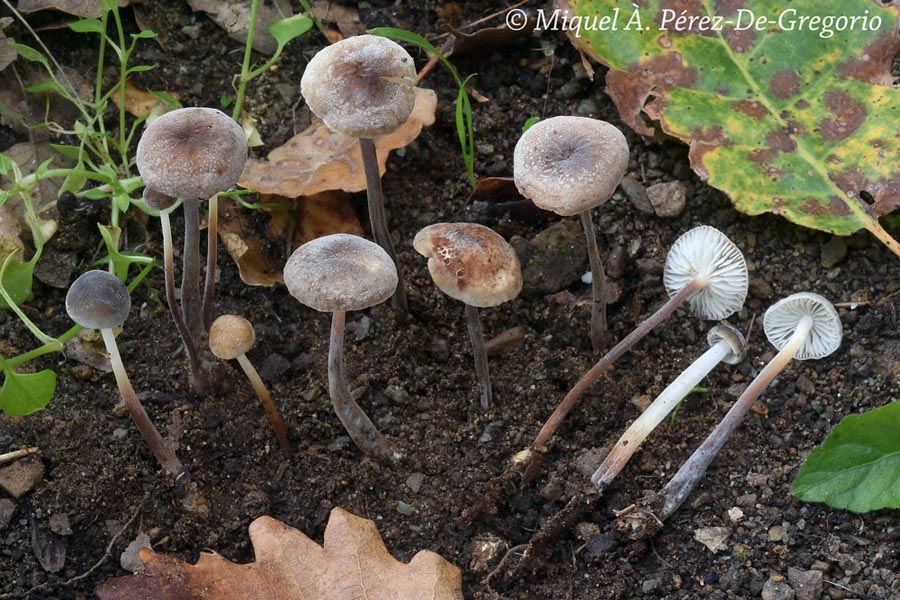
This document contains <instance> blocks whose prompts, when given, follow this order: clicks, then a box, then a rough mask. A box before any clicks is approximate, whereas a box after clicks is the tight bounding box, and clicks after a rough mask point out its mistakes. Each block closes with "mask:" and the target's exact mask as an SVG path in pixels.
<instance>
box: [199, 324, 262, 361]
mask: <svg viewBox="0 0 900 600" xmlns="http://www.w3.org/2000/svg"><path fill="white" fill-rule="evenodd" d="M255 341H256V332H255V331H253V324H252V323H250V321H248V320H247V319H245V318H244V317H241V316H240V315H222V316H221V317H219V318H217V319H216V320H215V321H213V323H212V325H211V326H210V328H209V349H210V350H212V353H213V354H214V355H215V356H216V357H217V358H221V359H222V360H233V359H235V358H237V357H238V356H241V355H242V354H247V352H249V351H250V348H252V347H253V342H255Z"/></svg>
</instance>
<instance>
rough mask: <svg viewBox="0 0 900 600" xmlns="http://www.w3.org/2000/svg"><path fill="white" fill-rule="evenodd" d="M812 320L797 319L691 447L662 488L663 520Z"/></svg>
mask: <svg viewBox="0 0 900 600" xmlns="http://www.w3.org/2000/svg"><path fill="white" fill-rule="evenodd" d="M813 322H814V321H813V318H812V317H811V316H809V315H805V316H803V317H801V319H800V321H799V322H798V323H797V328H796V329H795V330H794V333H793V335H791V337H790V339H789V340H788V341H787V343H786V344H785V345H784V347H783V348H782V349H781V350H779V352H778V354H776V355H775V358H773V359H772V360H771V361H769V364H767V365H766V366H765V367H764V368H763V370H762V371H760V373H759V375H757V376H756V379H754V380H753V381H752V382H751V383H750V385H749V386H747V389H746V390H744V393H743V394H741V397H740V398H738V399H737V401H736V402H735V403H734V405H733V406H732V407H731V409H730V410H729V411H728V412H727V413H726V414H725V416H724V417H723V418H722V420H721V421H720V422H719V424H718V425H717V426H716V428H715V429H713V430H712V433H710V434H709V436H707V438H706V439H705V440H704V441H703V443H702V444H701V445H700V447H698V448H697V449H696V450H695V451H694V453H693V454H692V455H691V456H690V458H688V459H687V461H686V462H685V463H684V464H683V465H682V466H681V468H680V469H678V472H677V473H675V475H674V476H673V477H672V479H671V480H669V483H667V484H666V486H665V487H664V488H663V490H662V497H663V505H662V511H661V514H660V513H657V515H656V516H657V517H658V518H659V519H660V520H665V519H666V518H667V517H668V516H669V515H671V514H672V513H673V512H675V510H677V509H678V507H679V506H681V503H682V502H684V501H685V499H686V498H687V497H688V496H689V495H690V493H691V492H692V491H693V489H694V487H696V485H697V482H698V481H700V478H701V477H703V474H704V473H705V472H706V469H707V467H709V464H710V463H711V462H712V460H713V459H714V458H715V457H716V455H717V454H718V453H719V450H721V449H722V446H724V445H725V442H727V441H728V439H729V438H730V437H731V434H732V433H734V430H735V429H737V427H738V425H740V424H741V421H743V420H744V416H745V415H746V414H747V412H748V411H749V410H750V408H751V407H752V406H753V402H754V401H755V400H756V399H757V398H759V396H760V394H762V393H763V391H765V389H766V388H767V387H768V386H769V384H770V383H772V380H773V379H775V377H776V376H777V375H778V374H779V373H780V372H781V371H782V370H783V369H784V367H785V366H786V365H787V364H788V363H789V362H791V359H793V358H794V356H795V355H796V353H797V351H798V350H799V349H800V347H801V346H802V345H803V343H804V342H805V341H806V338H807V336H808V335H809V332H810V331H811V330H812V327H813Z"/></svg>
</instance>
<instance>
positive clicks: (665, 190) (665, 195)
mask: <svg viewBox="0 0 900 600" xmlns="http://www.w3.org/2000/svg"><path fill="white" fill-rule="evenodd" d="M647 198H648V200H649V201H650V205H651V206H652V207H653V211H654V212H655V213H656V216H658V217H663V218H671V217H677V216H678V215H680V214H681V213H682V211H683V210H684V207H685V205H686V204H687V188H686V187H685V185H684V184H683V183H680V182H678V181H670V182H667V183H657V184H655V185H651V186H650V187H649V188H647Z"/></svg>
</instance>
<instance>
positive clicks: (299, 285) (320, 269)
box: [284, 233, 397, 312]
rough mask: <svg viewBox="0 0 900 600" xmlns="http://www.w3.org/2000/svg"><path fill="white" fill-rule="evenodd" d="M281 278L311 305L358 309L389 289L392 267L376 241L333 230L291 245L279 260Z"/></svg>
mask: <svg viewBox="0 0 900 600" xmlns="http://www.w3.org/2000/svg"><path fill="white" fill-rule="evenodd" d="M284 284H285V285H286V286H287V289H288V291H289V292H290V293H291V296H293V297H294V298H296V299H297V300H299V301H300V302H301V303H302V304H305V305H306V306H308V307H310V308H313V309H315V310H318V311H322V312H334V311H336V310H362V309H364V308H368V307H370V306H374V305H376V304H380V303H382V302H384V301H385V300H387V299H388V298H390V297H391V296H393V295H394V291H395V290H396V289H397V267H395V266H394V261H393V260H391V257H390V256H389V255H388V253H387V252H385V251H384V250H383V249H382V248H381V246H379V245H378V244H375V243H372V242H370V241H369V240H366V239H364V238H361V237H358V236H355V235H349V234H346V233H337V234H334V235H326V236H324V237H320V238H316V239H314V240H312V241H309V242H306V243H305V244H303V245H302V246H300V247H299V248H297V249H296V250H294V253H293V254H291V257H290V258H289V259H288V261H287V264H285V265H284Z"/></svg>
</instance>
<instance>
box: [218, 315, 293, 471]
mask: <svg viewBox="0 0 900 600" xmlns="http://www.w3.org/2000/svg"><path fill="white" fill-rule="evenodd" d="M255 341H256V332H255V331H254V330H253V325H252V324H251V323H250V321H248V320H247V319H245V318H244V317H241V316H239V315H222V316H221V317H219V318H217V319H216V320H215V321H213V323H212V326H211V327H210V328H209V348H210V350H211V351H212V353H213V355H215V356H216V358H220V359H222V360H237V362H238V364H239V365H240V366H241V369H243V371H244V374H246V375H247V379H248V380H250V385H252V386H253V390H254V391H255V392H256V395H257V396H259V400H260V402H262V405H263V409H264V410H265V411H266V416H267V417H268V418H269V424H271V425H272V429H273V430H274V431H275V437H277V438H278V445H279V446H280V447H281V453H282V454H283V455H284V457H285V458H286V459H287V460H291V448H290V445H289V444H288V439H287V433H286V432H285V427H284V421H283V420H282V418H281V415H280V414H279V412H278V408H276V406H275V403H274V402H273V401H272V395H271V394H269V389H268V388H267V387H266V384H265V383H263V380H262V378H261V377H260V376H259V373H257V371H256V369H255V368H254V367H253V363H251V362H250V359H248V358H247V352H249V351H250V348H252V347H253V343H254V342H255Z"/></svg>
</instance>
